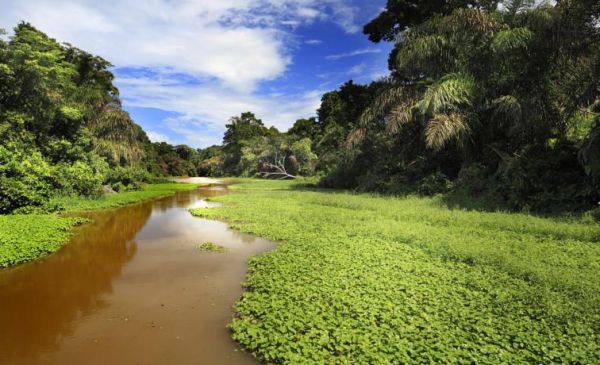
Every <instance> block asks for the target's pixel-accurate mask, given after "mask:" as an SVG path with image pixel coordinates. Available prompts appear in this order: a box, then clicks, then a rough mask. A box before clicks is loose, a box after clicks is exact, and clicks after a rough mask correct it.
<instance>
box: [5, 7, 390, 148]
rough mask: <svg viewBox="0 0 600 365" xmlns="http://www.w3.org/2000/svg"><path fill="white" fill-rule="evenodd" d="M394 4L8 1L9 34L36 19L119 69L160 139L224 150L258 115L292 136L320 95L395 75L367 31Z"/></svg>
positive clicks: (146, 124)
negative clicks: (234, 121) (240, 119)
mask: <svg viewBox="0 0 600 365" xmlns="http://www.w3.org/2000/svg"><path fill="white" fill-rule="evenodd" d="M384 5H385V0H375V1H369V0H360V1H359V0H218V1H217V0H147V1H144V2H142V1H138V0H135V1H134V0H130V1H123V0H122V1H117V0H105V1H101V2H99V1H93V0H79V1H74V0H4V1H3V6H2V8H3V11H2V13H0V27H2V28H5V29H10V28H12V27H13V26H14V25H15V24H17V22H18V21H20V20H25V21H29V22H31V23H32V24H33V25H35V26H36V27H38V28H39V29H40V30H42V31H44V32H46V33H47V34H49V35H50V36H52V37H54V38H56V39H57V40H59V41H63V42H69V43H72V44H74V45H76V46H78V47H80V48H82V49H85V50H87V51H89V52H92V53H95V54H98V55H100V56H102V57H104V58H106V59H108V60H109V61H111V62H112V63H113V64H114V70H113V71H114V73H115V74H116V76H117V77H116V84H117V86H118V87H119V89H120V91H121V98H122V99H123V101H124V107H125V109H126V110H127V111H129V112H130V114H131V115H132V117H133V118H134V120H135V121H136V122H137V123H139V124H140V125H141V126H142V127H143V128H144V129H145V130H146V131H147V133H148V135H149V137H150V138H151V139H152V140H154V141H167V142H169V143H173V144H180V143H185V144H188V145H191V146H193V147H205V146H209V145H212V144H220V142H221V139H222V136H223V132H224V130H225V124H226V123H227V120H228V119H229V117H231V116H233V115H238V114H239V113H241V112H244V111H247V110H250V111H253V112H254V113H256V114H257V116H258V117H260V118H262V119H263V121H264V122H265V124H266V125H267V126H271V125H274V126H276V127H277V128H279V129H280V130H282V131H285V130H287V128H289V127H290V126H291V125H292V124H293V122H294V121H295V120H296V119H298V118H301V117H310V116H313V115H315V111H316V108H317V107H318V105H319V101H320V98H321V95H322V94H323V93H324V92H327V91H329V90H333V89H335V88H337V87H339V85H341V84H342V83H343V82H345V81H347V80H349V79H353V80H355V81H356V82H361V83H366V82H369V81H371V80H374V79H377V78H379V77H381V76H384V75H385V74H386V73H387V55H388V53H389V50H390V48H391V45H389V44H373V43H371V42H369V40H368V39H367V37H366V36H365V35H363V34H362V26H363V25H364V24H365V23H366V22H368V21H369V20H370V19H372V18H373V17H374V16H376V15H377V14H378V13H379V11H381V9H382V8H383V6H384Z"/></svg>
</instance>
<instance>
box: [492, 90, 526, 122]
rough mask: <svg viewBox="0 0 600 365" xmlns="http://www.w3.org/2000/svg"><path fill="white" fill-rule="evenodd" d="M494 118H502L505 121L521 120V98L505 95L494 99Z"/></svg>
mask: <svg viewBox="0 0 600 365" xmlns="http://www.w3.org/2000/svg"><path fill="white" fill-rule="evenodd" d="M492 109H493V110H494V111H493V114H492V118H494V119H498V118H502V119H503V120H505V121H513V122H519V121H520V120H521V115H522V109H521V103H519V100H518V99H517V98H515V97H514V96H512V95H504V96H501V97H499V98H496V99H494V100H493V101H492Z"/></svg>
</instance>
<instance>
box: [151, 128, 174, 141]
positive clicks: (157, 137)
mask: <svg viewBox="0 0 600 365" xmlns="http://www.w3.org/2000/svg"><path fill="white" fill-rule="evenodd" d="M146 135H148V138H150V140H151V141H152V142H167V143H171V140H170V139H169V137H167V136H166V135H164V134H162V133H158V132H154V131H150V130H147V131H146Z"/></svg>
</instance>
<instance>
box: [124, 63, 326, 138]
mask: <svg viewBox="0 0 600 365" xmlns="http://www.w3.org/2000/svg"><path fill="white" fill-rule="evenodd" d="M144 74H146V75H145V76H137V77H120V78H119V79H118V80H119V88H120V89H121V94H122V95H125V103H126V105H129V106H135V107H142V108H158V109H162V110H169V111H173V112H175V113H177V114H178V116H177V117H172V118H169V119H167V120H166V125H165V127H166V128H168V129H170V130H172V131H174V132H176V133H177V134H179V135H181V136H183V137H184V139H183V140H180V141H176V142H177V143H189V144H192V145H202V146H206V145H210V144H216V143H220V142H221V140H220V138H221V137H220V136H222V134H223V132H224V131H225V127H224V125H225V123H226V121H227V120H228V119H229V118H230V117H231V116H234V115H238V114H240V112H243V111H247V110H251V111H252V112H254V113H255V114H256V115H257V116H259V117H260V118H262V119H263V120H264V121H265V122H266V124H267V125H269V126H271V125H272V126H275V127H276V128H278V129H279V130H281V131H286V130H287V129H288V128H289V127H290V125H291V124H292V123H293V122H294V121H295V120H296V119H299V118H301V117H306V116H309V115H313V114H314V112H315V110H316V109H317V108H318V106H319V103H320V99H321V95H322V93H323V91H322V90H312V91H307V92H300V93H297V94H287V93H286V94H281V93H271V94H269V95H268V97H265V96H264V95H256V94H251V93H245V92H243V91H235V90H228V89H223V88H219V87H218V84H217V82H216V81H208V82H204V83H202V84H200V85H196V84H189V83H186V82H184V81H181V80H180V79H179V78H174V77H172V76H170V75H168V74H163V73H153V72H145V73H144ZM214 136H218V137H214Z"/></svg>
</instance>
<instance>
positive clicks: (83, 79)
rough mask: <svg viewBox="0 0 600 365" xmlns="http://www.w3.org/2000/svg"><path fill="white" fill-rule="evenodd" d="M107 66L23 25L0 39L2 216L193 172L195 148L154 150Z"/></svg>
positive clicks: (157, 145) (161, 147) (161, 145)
mask: <svg viewBox="0 0 600 365" xmlns="http://www.w3.org/2000/svg"><path fill="white" fill-rule="evenodd" d="M110 66H111V65H110V63H109V62H108V61H106V60H104V59H102V58H100V57H98V56H93V55H90V54H88V53H86V52H84V51H82V50H80V49H77V48H75V47H73V46H71V45H68V44H59V43H58V42H56V41H55V40H53V39H51V38H49V37H47V36H46V35H45V34H43V33H42V32H40V31H38V30H36V29H35V28H34V27H33V26H31V25H29V24H27V23H21V24H19V25H18V26H17V27H15V29H14V34H13V35H12V36H11V37H10V40H9V41H4V40H2V39H1V38H0V136H1V138H0V187H1V188H0V214H3V213H11V212H21V213H24V212H31V211H48V210H54V209H57V208H58V207H57V206H55V205H53V204H49V200H50V199H51V198H52V197H54V196H86V197H99V196H100V195H101V192H102V190H101V187H102V185H103V184H105V185H111V186H112V187H113V188H114V190H117V191H123V190H127V189H130V190H137V189H140V188H141V183H147V182H150V181H151V180H153V176H157V175H158V176H161V175H196V174H197V169H196V165H194V164H193V162H194V161H192V160H191V158H192V157H193V156H197V155H198V152H197V151H196V150H194V149H191V148H189V147H187V146H170V145H167V144H165V143H155V144H152V143H151V142H150V141H149V140H148V137H147V136H146V134H145V133H144V131H143V130H142V128H141V127H140V126H139V125H137V124H135V123H134V122H133V121H132V120H131V118H130V117H129V115H128V114H127V113H126V112H125V111H124V110H123V109H122V108H121V102H120V100H119V94H118V90H117V89H116V87H115V86H114V85H113V78H114V76H113V74H112V73H111V72H110V70H109V68H110Z"/></svg>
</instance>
